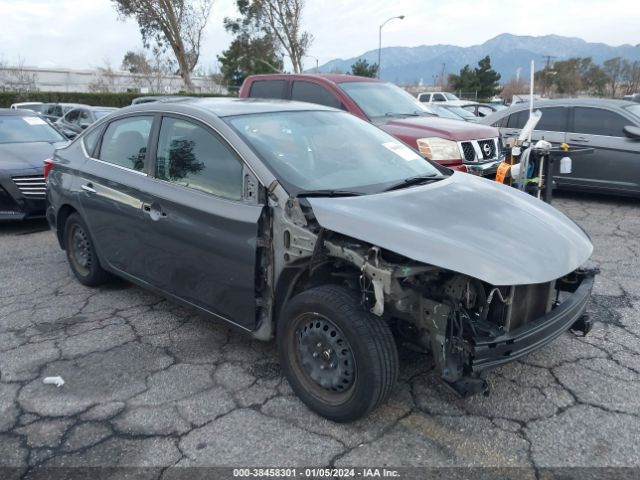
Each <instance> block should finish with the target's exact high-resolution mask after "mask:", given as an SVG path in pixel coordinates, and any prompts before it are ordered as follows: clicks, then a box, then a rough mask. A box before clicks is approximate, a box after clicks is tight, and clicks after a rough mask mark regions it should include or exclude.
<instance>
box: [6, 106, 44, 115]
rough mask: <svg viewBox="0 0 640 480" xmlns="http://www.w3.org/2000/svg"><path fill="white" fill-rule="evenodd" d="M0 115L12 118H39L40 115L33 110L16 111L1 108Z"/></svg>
mask: <svg viewBox="0 0 640 480" xmlns="http://www.w3.org/2000/svg"><path fill="white" fill-rule="evenodd" d="M0 115H6V116H10V115H13V116H15V117H38V116H39V115H38V113H37V112H34V111H33V110H23V109H20V108H18V109H14V108H0Z"/></svg>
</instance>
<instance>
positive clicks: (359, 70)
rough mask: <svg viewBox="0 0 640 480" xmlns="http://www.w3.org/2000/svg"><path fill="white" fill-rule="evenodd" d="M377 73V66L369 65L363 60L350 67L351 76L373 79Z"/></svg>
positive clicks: (375, 64)
mask: <svg viewBox="0 0 640 480" xmlns="http://www.w3.org/2000/svg"><path fill="white" fill-rule="evenodd" d="M377 72H378V64H377V63H374V64H369V62H367V61H366V60H365V59H364V58H361V59H359V60H358V61H357V62H356V63H354V64H353V65H351V72H350V73H351V75H358V76H360V77H371V78H374V77H375V76H376V73H377Z"/></svg>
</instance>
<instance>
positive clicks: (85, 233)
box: [64, 213, 110, 287]
mask: <svg viewBox="0 0 640 480" xmlns="http://www.w3.org/2000/svg"><path fill="white" fill-rule="evenodd" d="M64 245H65V250H66V252H67V260H68V261H69V265H70V266H71V271H72V272H73V274H74V275H75V276H76V278H77V279H78V280H79V281H80V283H82V284H83V285H87V286H89V287H95V286H98V285H102V284H103V283H105V282H106V281H108V280H109V277H110V275H109V273H108V272H106V271H105V270H104V269H103V268H102V266H101V265H100V261H99V260H98V256H97V255H96V251H95V247H94V244H93V240H92V239H91V235H89V229H88V228H87V225H86V224H85V223H84V221H83V220H82V218H81V217H80V215H78V214H77V213H72V214H71V215H69V217H68V218H67V222H66V223H65V227H64Z"/></svg>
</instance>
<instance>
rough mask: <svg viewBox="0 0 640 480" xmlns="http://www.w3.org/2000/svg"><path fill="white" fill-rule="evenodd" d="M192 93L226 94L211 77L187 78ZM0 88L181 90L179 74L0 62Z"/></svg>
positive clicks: (123, 90) (111, 90) (128, 90)
mask: <svg viewBox="0 0 640 480" xmlns="http://www.w3.org/2000/svg"><path fill="white" fill-rule="evenodd" d="M191 80H192V82H193V86H194V90H195V92H196V93H218V94H226V93H227V89H226V88H225V87H224V86H222V85H219V84H218V83H216V82H215V81H214V80H213V78H211V77H199V76H193V77H192V78H191ZM0 90H23V91H24V90H31V91H41V92H95V91H108V92H140V93H143V94H146V93H162V94H172V93H178V92H180V91H181V90H184V84H183V82H182V78H181V77H180V76H179V75H162V74H152V75H141V74H133V73H130V72H127V71H118V70H106V69H97V70H73V69H70V68H38V67H24V66H21V67H9V66H0Z"/></svg>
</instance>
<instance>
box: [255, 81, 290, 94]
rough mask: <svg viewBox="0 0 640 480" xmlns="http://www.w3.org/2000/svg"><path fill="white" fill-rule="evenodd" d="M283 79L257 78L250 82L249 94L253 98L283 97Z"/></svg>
mask: <svg viewBox="0 0 640 480" xmlns="http://www.w3.org/2000/svg"><path fill="white" fill-rule="evenodd" d="M285 84H286V82H285V81H284V80H258V81H255V82H253V83H252V84H251V90H250V91H249V96H250V97H254V98H285Z"/></svg>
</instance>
